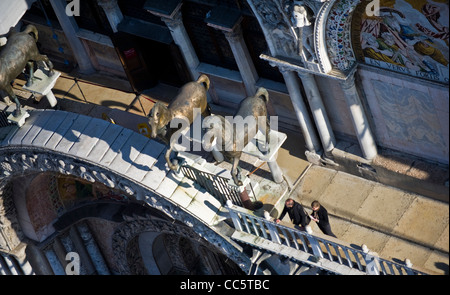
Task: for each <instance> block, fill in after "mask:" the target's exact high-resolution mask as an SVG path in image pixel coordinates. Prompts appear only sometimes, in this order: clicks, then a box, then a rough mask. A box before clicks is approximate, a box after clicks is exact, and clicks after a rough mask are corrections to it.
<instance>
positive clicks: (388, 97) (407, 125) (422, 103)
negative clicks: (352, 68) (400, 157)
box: [359, 67, 449, 164]
mask: <svg viewBox="0 0 450 295" xmlns="http://www.w3.org/2000/svg"><path fill="white" fill-rule="evenodd" d="M359 75H360V77H361V86H362V88H363V89H364V93H365V97H366V102H367V104H368V106H369V108H370V114H371V116H372V118H373V122H374V125H375V128H374V132H375V134H376V138H377V143H378V145H380V146H383V147H386V148H390V149H394V150H397V151H401V152H404V153H408V154H412V155H415V156H418V157H422V158H426V159H429V160H434V161H438V162H440V163H444V164H448V153H449V129H448V128H449V127H448V124H449V93H448V87H444V86H441V85H439V84H437V83H430V82H427V81H424V80H421V79H417V78H414V77H407V76H403V75H398V74H395V73H390V72H388V71H384V70H381V69H376V70H374V69H372V68H370V67H362V68H361V69H360V70H359Z"/></svg>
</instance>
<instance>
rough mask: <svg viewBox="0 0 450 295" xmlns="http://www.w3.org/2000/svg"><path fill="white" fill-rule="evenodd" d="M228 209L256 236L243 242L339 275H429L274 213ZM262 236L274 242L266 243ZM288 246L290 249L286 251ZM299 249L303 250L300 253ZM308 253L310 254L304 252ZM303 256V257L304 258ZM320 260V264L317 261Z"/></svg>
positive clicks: (238, 226) (236, 224) (235, 220)
mask: <svg viewBox="0 0 450 295" xmlns="http://www.w3.org/2000/svg"><path fill="white" fill-rule="evenodd" d="M227 208H228V210H229V214H230V217H231V219H232V221H233V225H234V228H235V230H236V231H237V232H241V233H246V234H248V235H252V236H254V238H253V239H250V238H247V239H245V241H244V240H242V241H243V242H245V243H247V244H252V243H253V246H254V247H256V248H262V247H264V250H266V251H270V252H273V253H274V254H280V255H283V256H291V257H290V258H292V259H294V260H295V259H296V260H299V262H301V263H306V264H310V265H312V266H315V267H319V268H323V269H324V270H326V271H329V272H333V273H336V274H347V273H352V274H370V275H379V274H383V275H426V273H424V272H421V271H418V270H414V269H412V268H410V267H408V266H406V265H402V264H399V263H395V262H392V261H389V260H385V259H382V258H380V257H378V256H377V255H376V254H374V253H371V252H368V251H363V250H359V249H354V248H352V247H351V246H348V245H345V244H344V243H343V242H339V241H338V240H337V239H334V238H332V237H330V238H323V237H320V236H319V235H314V234H311V233H308V232H306V231H301V230H299V229H296V228H291V227H288V226H285V225H282V224H277V223H275V222H273V221H270V216H266V217H259V216H256V215H255V214H253V211H250V210H247V209H245V208H241V207H238V206H235V205H233V204H231V203H230V202H228V203H227ZM267 215H268V214H267ZM235 237H236V236H235ZM257 238H260V239H257ZM261 238H262V239H264V240H266V241H271V242H272V243H265V244H264V243H263V242H262V241H261ZM252 241H254V242H252ZM262 245H264V246H262ZM279 245H282V246H279ZM286 248H289V249H288V250H286ZM297 251H300V252H302V253H296V252H297ZM305 253H306V254H309V255H302V254H305ZM299 257H303V259H302V258H299ZM311 258H314V259H311ZM318 261H320V263H316V262H318Z"/></svg>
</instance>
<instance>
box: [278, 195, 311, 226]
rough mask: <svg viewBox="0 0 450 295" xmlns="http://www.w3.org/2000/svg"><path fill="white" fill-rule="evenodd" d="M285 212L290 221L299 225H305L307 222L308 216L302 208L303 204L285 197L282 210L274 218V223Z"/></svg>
mask: <svg viewBox="0 0 450 295" xmlns="http://www.w3.org/2000/svg"><path fill="white" fill-rule="evenodd" d="M286 213H288V214H289V218H290V219H291V221H292V223H293V224H295V225H298V226H301V227H305V226H307V225H308V224H309V221H310V220H309V218H308V216H307V215H306V213H305V210H304V209H303V206H302V205H300V204H299V203H297V202H296V201H294V200H292V199H287V200H286V202H285V203H284V209H283V212H281V215H280V217H279V218H278V219H277V220H276V223H279V222H280V221H281V219H283V218H284V216H285V215H286Z"/></svg>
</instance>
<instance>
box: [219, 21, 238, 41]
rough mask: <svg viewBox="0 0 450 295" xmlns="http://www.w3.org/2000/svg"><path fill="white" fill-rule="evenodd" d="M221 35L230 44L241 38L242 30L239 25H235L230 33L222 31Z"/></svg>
mask: <svg viewBox="0 0 450 295" xmlns="http://www.w3.org/2000/svg"><path fill="white" fill-rule="evenodd" d="M223 34H224V35H225V38H227V40H228V41H229V42H230V43H236V42H239V41H240V40H241V39H242V38H243V35H242V28H241V26H240V25H239V24H238V25H236V26H235V27H234V28H233V29H232V30H231V31H223Z"/></svg>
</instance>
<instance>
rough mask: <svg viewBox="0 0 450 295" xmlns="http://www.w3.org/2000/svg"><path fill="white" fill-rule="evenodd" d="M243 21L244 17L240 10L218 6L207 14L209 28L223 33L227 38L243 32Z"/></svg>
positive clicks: (206, 19) (206, 20)
mask: <svg viewBox="0 0 450 295" xmlns="http://www.w3.org/2000/svg"><path fill="white" fill-rule="evenodd" d="M242 19H243V17H242V14H241V12H240V11H239V10H236V9H234V8H230V7H224V6H217V7H215V8H213V9H212V10H210V11H209V12H208V13H207V15H206V18H205V22H206V23H207V24H208V26H210V27H213V28H215V29H218V30H221V31H223V32H224V33H225V36H227V34H231V35H233V34H234V33H238V32H240V31H241V28H240V23H241V21H242ZM241 34H242V33H241ZM227 38H228V36H227Z"/></svg>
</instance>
